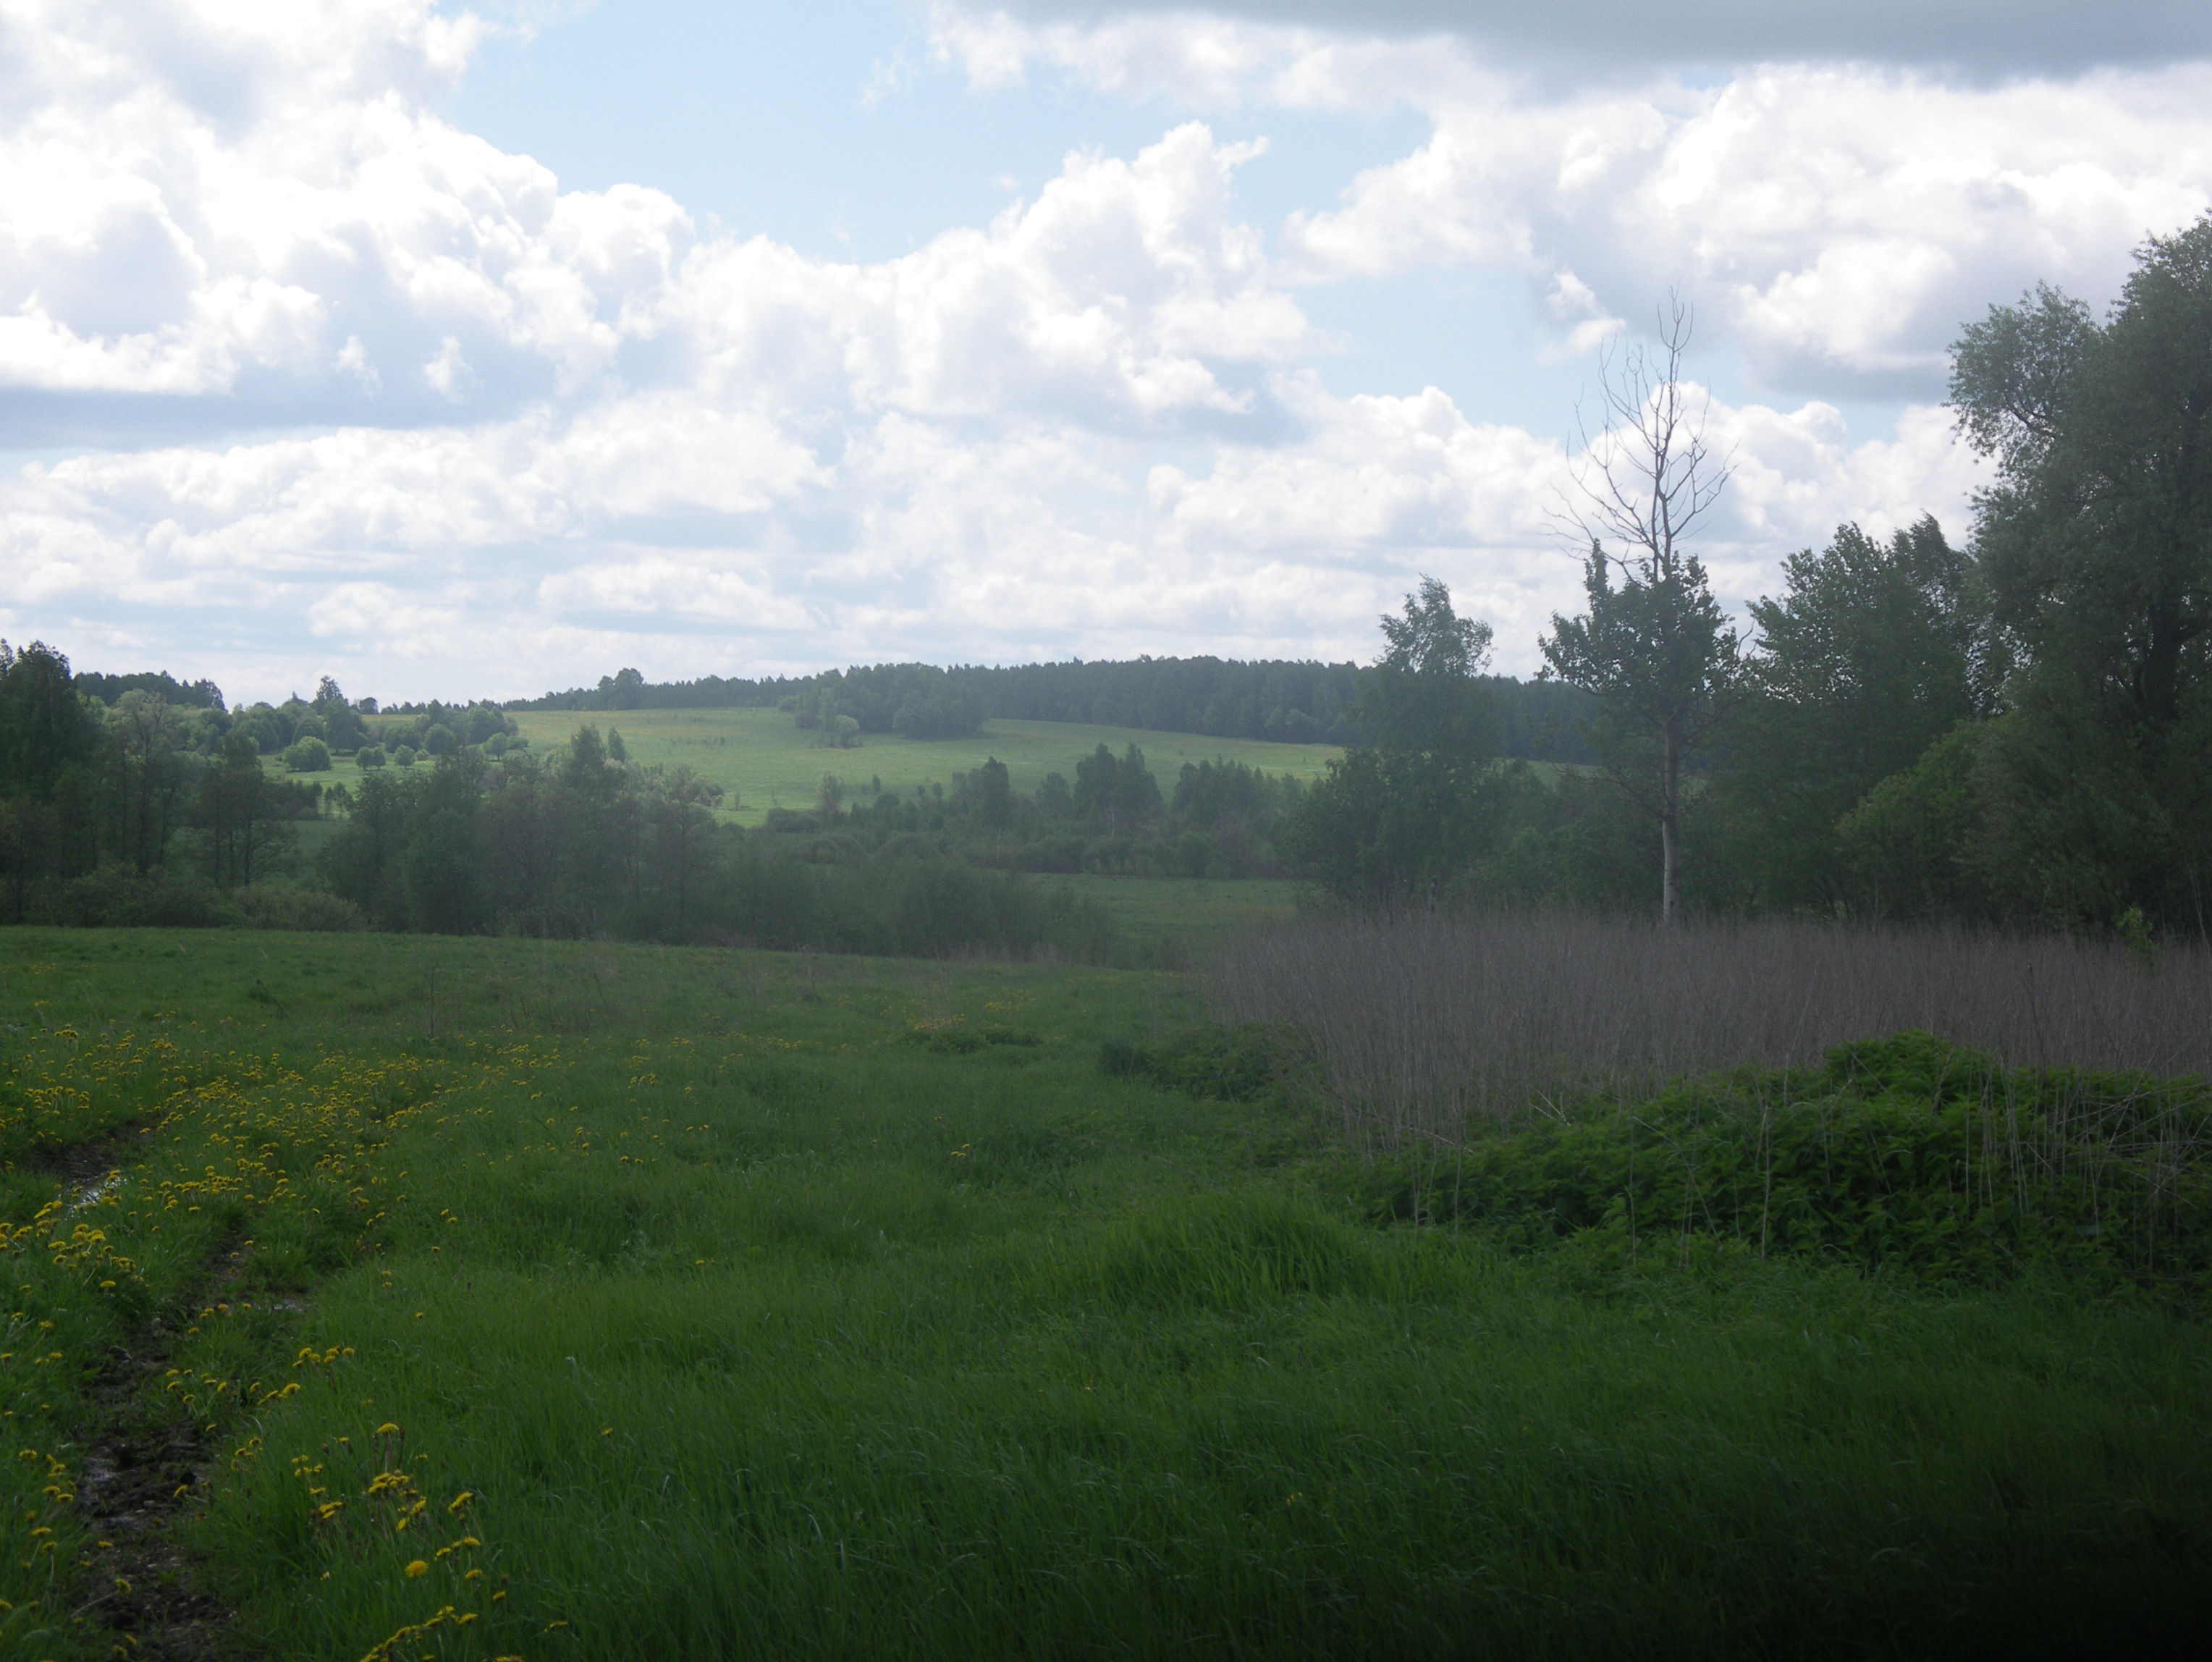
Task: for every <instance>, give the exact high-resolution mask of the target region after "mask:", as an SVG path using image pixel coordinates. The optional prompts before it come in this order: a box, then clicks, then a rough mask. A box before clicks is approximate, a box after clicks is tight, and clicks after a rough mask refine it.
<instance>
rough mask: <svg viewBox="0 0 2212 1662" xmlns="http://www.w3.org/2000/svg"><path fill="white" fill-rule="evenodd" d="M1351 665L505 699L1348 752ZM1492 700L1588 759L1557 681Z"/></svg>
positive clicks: (1088, 670)
mask: <svg viewBox="0 0 2212 1662" xmlns="http://www.w3.org/2000/svg"><path fill="white" fill-rule="evenodd" d="M1360 674H1361V671H1360V668H1359V667H1358V665H1357V664H1351V663H1343V664H1322V663H1316V662H1311V661H1305V662H1291V661H1276V660H1263V661H1255V662H1250V663H1246V662H1240V661H1237V660H1234V659H1221V658H1211V657H1200V658H1139V659H1135V660H1133V661H1127V662H1100V663H1083V662H1080V661H1072V662H1068V663H1063V664H1020V665H1014V666H1011V667H1003V668H993V667H982V666H969V665H959V666H955V667H951V668H950V669H944V668H939V667H937V666H935V665H932V664H876V665H872V666H858V665H856V666H854V667H852V668H850V669H845V670H834V669H833V670H824V671H823V672H822V673H820V674H818V675H811V676H801V677H796V678H787V677H782V676H777V677H773V678H769V679H762V680H757V681H754V680H746V679H742V678H733V679H723V678H722V677H720V676H714V675H709V676H704V677H702V678H701V679H698V680H696V681H667V682H653V681H647V679H645V677H644V676H643V675H642V674H641V673H639V672H638V671H637V670H635V669H624V670H623V671H621V672H620V673H617V674H615V675H610V676H602V677H601V678H600V680H599V685H598V686H597V687H578V688H574V689H571V690H570V691H567V692H549V693H547V694H545V695H544V697H538V698H530V699H518V700H513V701H510V702H509V703H507V706H506V707H507V709H516V710H524V709H529V710H575V711H602V710H626V709H784V710H787V711H789V712H791V714H792V715H793V719H794V720H795V721H797V723H798V724H799V726H800V727H801V728H806V729H808V730H809V731H811V732H816V733H819V734H824V735H826V737H825V740H824V742H825V744H827V745H828V746H829V747H831V748H841V747H842V748H849V747H850V746H851V743H852V742H853V741H852V739H851V738H850V737H849V736H848V738H847V739H846V740H842V741H840V740H838V739H837V737H836V734H837V733H838V731H839V729H838V726H837V721H838V719H839V718H840V717H844V718H848V719H849V720H850V721H851V722H852V724H853V725H852V727H851V728H850V729H849V730H848V734H849V735H869V734H903V735H905V736H908V737H910V738H915V739H958V738H967V737H970V736H972V735H974V734H977V733H979V732H981V729H982V727H983V724H984V722H985V721H988V720H990V719H991V718H992V717H994V716H997V717H1000V718H1003V719H1005V720H1007V721H1066V722H1074V723H1087V724H1091V725H1096V726H1100V727H1123V728H1139V729H1140V730H1143V731H1147V732H1158V733H1194V734H1202V735H1204V736H1206V737H1207V738H1213V739H1258V740H1269V741H1273V742H1279V743H1290V744H1327V745H1345V744H1354V743H1358V742H1359V740H1360V739H1361V736H1362V735H1361V732H1360V728H1359V725H1358V715H1357V706H1358V689H1359V678H1360ZM1485 679H1486V683H1487V684H1488V685H1489V686H1490V687H1491V689H1492V692H1493V694H1494V695H1495V696H1494V704H1495V709H1496V719H1497V721H1498V744H1499V746H1500V749H1501V753H1502V754H1504V755H1506V756H1510V757H1520V758H1526V759H1529V760H1545V761H1559V762H1589V761H1591V760H1593V759H1594V758H1593V757H1592V755H1591V753H1590V752H1589V748H1588V746H1587V744H1586V743H1585V741H1584V739H1583V732H1582V728H1581V725H1580V724H1581V721H1583V718H1585V717H1586V716H1588V715H1589V714H1590V712H1591V709H1592V708H1593V706H1592V703H1591V701H1590V699H1589V697H1588V696H1587V695H1586V694H1584V693H1583V692H1582V691H1579V690H1577V689H1576V688H1574V687H1571V686H1565V685H1559V684H1558V683H1556V682H1545V681H1520V680H1516V679H1514V678H1512V677H1511V676H1495V677H1486V678H1485Z"/></svg>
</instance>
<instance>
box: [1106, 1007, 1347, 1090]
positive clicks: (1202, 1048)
mask: <svg viewBox="0 0 2212 1662" xmlns="http://www.w3.org/2000/svg"><path fill="white" fill-rule="evenodd" d="M1302 1050H1303V1047H1301V1046H1300V1045H1299V1044H1297V1042H1296V1040H1295V1038H1293V1037H1292V1036H1291V1035H1290V1034H1288V1033H1286V1032H1280V1031H1278V1030H1277V1029H1274V1028H1272V1027H1268V1026H1265V1025H1264V1024H1262V1023H1260V1022H1256V1021H1253V1022H1246V1023H1244V1024H1243V1025H1242V1026H1235V1027H1211V1026H1210V1027H1198V1028H1194V1029H1193V1030H1192V1031H1190V1032H1187V1033H1178V1034H1176V1036H1175V1037H1174V1038H1170V1039H1167V1040H1165V1041H1164V1042H1163V1043H1161V1044H1155V1045H1152V1046H1151V1047H1149V1048H1147V1047H1146V1046H1145V1045H1142V1044H1136V1043H1134V1042H1133V1041H1132V1040H1129V1039H1126V1038H1109V1039H1107V1040H1106V1041H1105V1042H1104V1043H1103V1044H1101V1045H1100V1046H1099V1049H1098V1071H1099V1072H1100V1073H1102V1074H1104V1075H1107V1076H1108V1077H1109V1078H1111V1079H1149V1080H1152V1081H1153V1082H1154V1083H1156V1084H1158V1086H1159V1087H1161V1088H1162V1089H1164V1090H1169V1091H1180V1092H1182V1093H1183V1094H1184V1095H1185V1096H1190V1097H1205V1098H1212V1099H1215V1100H1217V1101H1221V1102H1249V1101H1251V1100H1253V1099H1255V1098H1258V1097H1263V1096H1266V1095H1267V1093H1269V1092H1271V1091H1273V1089H1274V1088H1275V1087H1276V1085H1277V1084H1278V1083H1279V1081H1281V1080H1282V1079H1283V1078H1284V1077H1285V1075H1287V1074H1288V1073H1290V1072H1291V1070H1292V1069H1293V1068H1297V1067H1298V1066H1299V1065H1300V1064H1301V1063H1302V1062H1305V1061H1306V1060H1307V1058H1306V1057H1305V1056H1304V1055H1303V1054H1302Z"/></svg>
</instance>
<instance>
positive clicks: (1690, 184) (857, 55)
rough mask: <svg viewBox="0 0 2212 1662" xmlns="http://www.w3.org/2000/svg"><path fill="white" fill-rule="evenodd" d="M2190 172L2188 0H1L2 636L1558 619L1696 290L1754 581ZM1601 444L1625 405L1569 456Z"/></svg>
mask: <svg viewBox="0 0 2212 1662" xmlns="http://www.w3.org/2000/svg"><path fill="white" fill-rule="evenodd" d="M2208 208H2212V7H2205V6H2203V4H2202V3H2190V4H2179V3H2166V0H2138V3H2116V4H2107V5H2103V6H2099V7H2094V8H2090V7H2084V6H2081V5H2080V4H2079V3H2078V0H2075V3H2059V0H2010V3H2005V4H2002V5H2000V4H1992V3H1987V0H1971V3H1969V0H1862V3H1860V4H1857V5H1855V6H1853V7H1850V8H1840V7H1836V6H1832V5H1828V4H1811V3H1805V4H1791V3H1777V0H1686V3H1684V4H1680V5H1677V6H1674V7H1671V8H1665V9H1654V8H1651V7H1650V6H1648V5H1645V4H1640V3H1634V4H1632V3H1629V0H1584V3H1580V4H1569V5H1559V6H1551V7H1531V6H1528V5H1527V4H1525V3H1517V4H1508V3H1504V0H1364V3H1362V4H1359V5H1356V6H1355V5H1352V4H1348V3H1340V0H1275V3H1269V4H1266V5H1262V4H1259V3H1256V0H1237V3H1231V0H1221V3H1217V4H1215V5H1213V6H1212V7H1206V6H1168V5H1150V4H1139V3H1124V4H1085V3H1073V0H1025V3H1007V4H998V5H993V4H981V3H967V0H818V3H813V4H804V5H801V4H782V5H765V4H750V3H735V0H724V3H719V4H708V3H702V0H628V3H623V0H600V3H598V4H596V5H593V4H591V3H587V0H489V3H480V4H477V5H475V6H473V7H471V6H467V5H461V4H453V3H438V0H289V3H287V4H286V5H283V6H281V7H279V6H270V5H267V4H264V3H234V0H0V636H6V637H7V638H9V640H12V641H14V642H17V643H18V644H21V643H23V642H27V641H29V640H32V639H43V640H45V641H46V642H50V643H52V645H55V646H57V647H58V648H61V649H63V650H64V651H66V652H67V653H68V654H70V657H71V659H72V660H73V661H75V662H76V665H77V666H78V667H81V668H100V669H106V670H111V671H130V670H139V669H155V668H161V669H168V670H170V671H172V672H173V673H177V674H179V675H180V676H183V677H185V678H186V679H196V678H197V677H199V676H203V675H204V676H209V677H212V678H213V679H215V680H216V681H217V682H218V683H219V684H220V685H222V687H223V689H224V690H225V691H226V693H227V694H228V695H229V697H231V698H232V700H233V701H234V702H238V701H240V700H242V699H253V698H263V697H267V698H272V699H273V698H281V697H283V696H284V695H285V694H287V693H288V692H290V691H311V690H312V689H313V685H314V684H315V682H316V680H317V679H318V677H319V676H321V675H323V674H325V673H328V674H331V675H334V676H336V677H337V679H338V680H339V682H340V683H341V685H343V686H344V687H345V688H346V689H347V691H349V692H351V693H354V694H356V695H358V694H362V693H373V694H374V695H376V696H378V697H383V698H386V699H394V698H403V697H405V698H422V697H445V698H449V699H450V698H461V697H486V696H491V697H513V696H520V695H527V694H532V693H536V692H538V691H544V690H546V689H548V688H556V687H568V686H573V685H580V684H591V683H594V682H596V681H597V680H598V679H599V677H600V676H601V675H603V674H606V673H611V672H612V671H613V670H615V669H616V668H617V667H622V666H623V665H635V666H636V667H638V668H640V669H641V670H642V671H643V672H644V673H646V675H647V677H648V678H649V679H655V680H662V679H679V678H689V677H692V676H697V675H703V674H709V673H712V674H721V675H763V674H770V673H801V672H806V671H811V670H814V669H817V668H822V667H829V666H834V665H842V664H848V663H854V662H878V661H904V660H921V661H926V662H933V663H956V662H966V663H1011V662H1025V661H1036V660H1040V659H1065V658H1067V657H1071V656H1079V657H1084V658H1089V659H1097V658H1127V657H1134V656H1136V655H1138V654H1145V653H1150V654H1155V655H1160V654H1194V653H1214V654H1220V655H1224V656H1237V657H1247V658H1249V657H1298V658H1304V657H1319V658H1325V659H1328V660H1332V661H1342V660H1344V659H1347V658H1350V659H1357V660H1359V661H1369V660H1371V659H1372V658H1373V657H1374V656H1375V654H1376V649H1377V646H1378V642H1379V639H1380V636H1379V633H1378V631H1377V630H1376V618H1377V615H1378V614H1379V613H1381V612H1384V611H1386V610H1391V609H1395V606H1397V605H1398V604H1399V602H1400V600H1401V598H1402V596H1403V595H1404V594H1406V593H1407V592H1408V591H1409V590H1411V589H1412V588H1413V587H1415V585H1416V584H1417V583H1418V582H1419V581H1420V579H1421V577H1422V576H1424V575H1435V576H1437V577H1440V578H1442V579H1443V580H1444V581H1446V582H1447V583H1449V585H1450V587H1451V590H1452V593H1453V595H1454V598H1455V601H1456V603H1457V604H1458V606H1459V608H1460V610H1461V611H1462V612H1463V613H1472V614H1474V615H1479V616H1481V617H1483V618H1486V619H1488V620H1489V621H1490V622H1491V624H1492V625H1493V627H1494V629H1495V630H1496V642H1497V645H1496V667H1498V668H1499V669H1500V670H1503V671H1505V672H1508V673H1521V674H1527V673H1531V672H1533V671H1534V668H1535V667H1536V666H1537V665H1538V663H1539V662H1540V661H1541V659H1540V654H1539V652H1538V649H1537V644H1536V643H1537V641H1538V639H1539V637H1540V636H1541V634H1542V632H1543V631H1544V630H1545V629H1546V627H1547V624H1548V622H1549V619H1550V618H1551V616H1552V615H1553V612H1561V611H1565V612H1571V611H1573V610H1574V609H1575V608H1576V606H1577V594H1578V592H1579V569H1578V564H1577V547H1576V545H1575V540H1574V539H1573V537H1572V536H1571V534H1569V533H1567V532H1566V531H1565V529H1564V528H1563V527H1564V523H1565V521H1569V520H1571V517H1572V511H1573V508H1574V505H1575V502H1576V500H1577V496H1576V493H1577V490H1578V488H1579V487H1578V484H1577V481H1578V479H1581V478H1586V477H1587V472H1588V469H1589V466H1591V464H1592V462H1593V460H1594V459H1595V457H1596V456H1598V455H1600V454H1602V445H1603V442H1604V441H1603V439H1602V436H1601V435H1599V434H1597V433H1595V429H1597V428H1599V427H1600V425H1601V423H1600V420H1599V417H1601V404H1600V402H1599V399H1598V397H1597V394H1598V393H1599V392H1600V390H1601V376H1602V375H1603V374H1604V373H1605V365H1606V363H1607V361H1608V355H1609V356H1610V361H1611V362H1613V364H1614V365H1615V366H1616V367H1617V366H1618V365H1619V363H1620V361H1621V358H1622V356H1623V355H1624V354H1626V353H1629V352H1632V351H1634V350H1637V349H1638V347H1639V346H1644V345H1648V344H1649V342H1650V336H1651V334H1652V332H1653V329H1654V326H1655V320H1656V317H1657V315H1658V314H1659V312H1660V309H1661V308H1662V307H1664V306H1665V305H1666V304H1667V303H1668V300H1669V298H1670V296H1674V297H1679V298H1680V300H1681V301H1683V302H1684V303H1685V304H1686V305H1687V306H1688V307H1690V308H1692V314H1693V317H1694V335H1693V338H1692V350H1691V353H1690V356H1689V361H1688V369H1689V374H1690V376H1691V378H1692V380H1694V382H1695V384H1696V391H1697V393H1698V395H1699V407H1700V408H1701V409H1702V411H1704V419H1705V429H1706V436H1707V438H1708V440H1709V441H1710V442H1711V444H1712V445H1713V447H1714V449H1715V451H1716V454H1719V455H1721V456H1723V457H1724V458H1725V459H1726V460H1728V462H1729V465H1730V466H1731V467H1732V470H1733V471H1732V473H1731V475H1730V478H1729V484H1728V488H1727V490H1725V492H1724V493H1723V496H1722V498H1721V501H1720V503H1719V505H1718V507H1717V509H1716V511H1715V512H1714V514H1712V516H1711V518H1710V519H1709V520H1708V521H1706V523H1705V526H1704V527H1702V528H1701V533H1700V539H1699V545H1698V549H1699V552H1700V554H1701V555H1702V556H1703V557H1704V559H1705V563H1706V565H1707V567H1708V569H1710V571H1711V574H1712V580H1713V583H1714V587H1715V589H1716V591H1717V593H1718V594H1720V595H1721V597H1722V599H1723V601H1724V602H1725V603H1726V604H1728V605H1729V606H1731V607H1734V608H1736V609H1737V610H1739V611H1741V608H1742V607H1743V606H1744V605H1745V603H1746V602H1747V601H1748V600H1753V599H1755V598H1757V597H1758V596H1759V595H1761V594H1771V593H1775V592H1778V590H1779V588H1780V586H1781V580H1780V575H1779V572H1780V567H1781V563H1782V561H1783V560H1784V558H1785V557H1787V556H1788V555H1789V554H1790V553H1792V552H1794V551H1796V550H1798V549H1800V548H1803V547H1808V546H1816V545H1820V544H1821V543H1823V542H1824V541H1825V540H1826V539H1827V538H1828V536H1829V535H1830V534H1831V533H1832V532H1833V530H1834V528H1835V527H1837V526H1838V525H1839V524H1842V523H1844V522H1846V521H1855V522H1857V523H1859V524H1861V525H1863V526H1864V527H1866V528H1867V529H1869V530H1870V531H1874V532H1875V533H1878V534H1881V533H1887V532H1888V531H1890V530H1893V529H1894V528H1897V527H1902V526H1905V525H1907V524H1910V523H1911V522H1912V521H1916V520H1917V519H1918V518H1919V517H1921V516H1922V515H1923V514H1935V515H1936V518H1937V519H1938V520H1939V521H1941V523H1942V526H1943V527H1944V529H1945V530H1946V532H1947V533H1948V534H1950V535H1951V536H1952V537H1953V538H1954V539H1959V540H1964V539H1966V537H1967V535H1968V534H1969V532H1970V529H1971V523H1970V505H1971V502H1972V495H1973V492H1974V490H1976V489H1977V487H1978V484H1981V483H1982V482H1983V478H1984V476H1983V473H1982V472H1981V471H1980V467H1981V465H1980V464H1979V463H1978V461H1977V460H1976V459H1975V458H1974V457H1973V456H1972V454H1971V453H1970V452H1968V451H1967V450H1966V448H1965V447H1963V446H1962V445H1961V444H1960V441H1959V439H1958V437H1957V435H1956V433H1955V431H1954V426H1953V423H1952V421H1951V418H1950V416H1949V413H1948V411H1946V410H1945V409H1944V408H1943V407H1942V399H1943V393H1944V386H1945V379H1946V374H1947V356H1946V353H1947V347H1948V344H1949V342H1950V341H1952V340H1953V339H1954V338H1956V336H1957V334H1958V332H1959V331H1960V328H1961V326H1964V325H1965V324H1966V323H1968V322H1970V321H1972V320H1976V319H1978V318H1979V317H1980V316H1982V315H1984V314H1985V313H1986V311H1987V309H1988V307H1990V305H1992V304H1996V303H2003V302H2008V301H2012V300H2014V299H2015V298H2017V297H2018V296H2019V295H2021V293H2022V292H2023V291H2024V290H2026V289H2028V288H2030V287H2032V286H2033V284H2035V283H2039V282H2046V281H2047V282H2049V283H2053V284H2055V285H2056V286H2057V287H2060V288H2062V289H2066V290H2068V291H2069V292H2071V293H2074V294H2076V295H2080V296H2081V297H2082V298H2083V299H2085V300H2087V301H2089V302H2090V303H2091V304H2092V305H2093V306H2094V307H2099V308H2102V307H2106V306H2108V305H2109V304H2110V303H2111V302H2112V300H2113V298H2114V296H2115V295H2117V294H2118V291H2119V288H2120V285H2121V283H2123V282H2124V279H2125V277H2126V275H2127V272H2128V271H2129V269H2130V264H2131V260H2132V258H2133V255H2134V253H2135V251H2136V249H2137V248H2138V247H2140V246H2141V245H2142V240H2143V239H2144V238H2145V237H2146V236H2149V235H2157V234H2170V233H2172V232H2174V231H2177V230H2179V229H2181V228H2184V227H2185V226H2186V225H2188V224H2190V223H2191V222H2193V221H2194V220H2196V219H2197V217H2198V216H2201V215H2203V213H2205V212H2206V211H2207V210H2208ZM1592 444H1595V445H1596V446H1598V447H1599V448H1597V449H1595V450H1594V449H1592V448H1591V445H1592Z"/></svg>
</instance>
